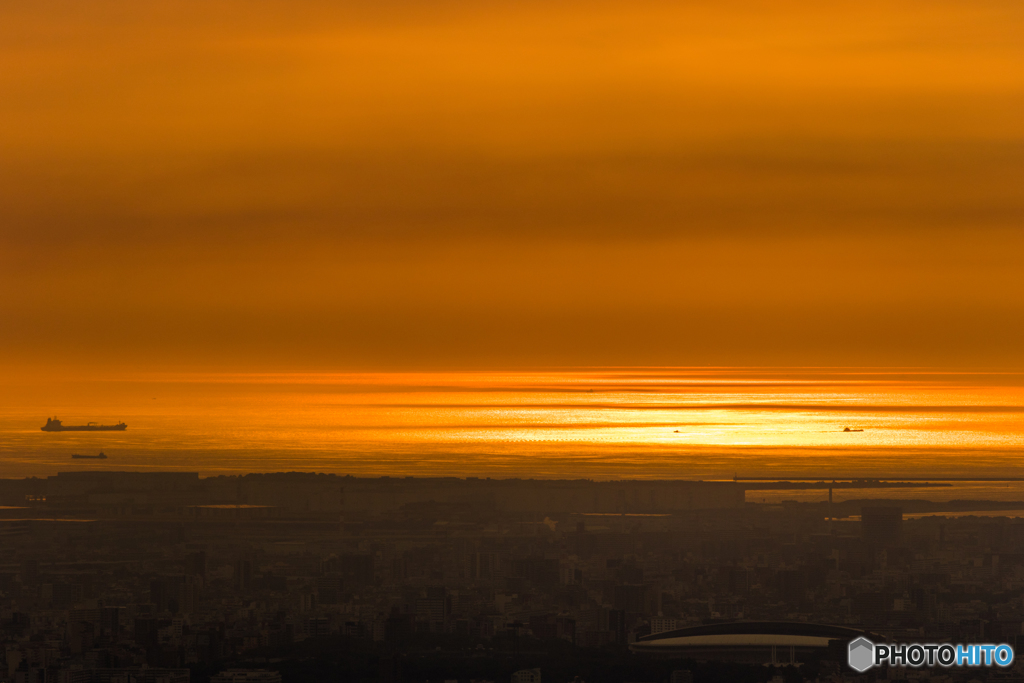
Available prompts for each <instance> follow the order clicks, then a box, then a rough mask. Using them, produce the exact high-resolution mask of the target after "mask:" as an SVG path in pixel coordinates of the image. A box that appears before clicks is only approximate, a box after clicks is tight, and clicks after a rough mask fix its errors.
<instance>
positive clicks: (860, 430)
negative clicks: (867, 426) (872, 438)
mask: <svg viewBox="0 0 1024 683" xmlns="http://www.w3.org/2000/svg"><path fill="white" fill-rule="evenodd" d="M843 431H844V432H863V431H864V430H863V429H850V428H849V427H847V428H846V429H844V430H843Z"/></svg>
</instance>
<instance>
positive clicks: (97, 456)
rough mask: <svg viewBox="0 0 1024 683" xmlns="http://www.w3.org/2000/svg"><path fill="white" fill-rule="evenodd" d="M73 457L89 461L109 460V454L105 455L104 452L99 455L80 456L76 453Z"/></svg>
mask: <svg viewBox="0 0 1024 683" xmlns="http://www.w3.org/2000/svg"><path fill="white" fill-rule="evenodd" d="M71 457H72V458H81V459H88V460H106V459H107V454H106V453H104V452H103V451H100V454H99V455H79V454H78V453H75V454H73V455H72V456H71Z"/></svg>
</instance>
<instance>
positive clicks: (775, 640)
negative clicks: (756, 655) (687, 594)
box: [634, 633, 834, 650]
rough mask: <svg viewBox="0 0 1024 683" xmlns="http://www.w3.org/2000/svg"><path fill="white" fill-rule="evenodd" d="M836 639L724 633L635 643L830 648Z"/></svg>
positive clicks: (652, 647)
mask: <svg viewBox="0 0 1024 683" xmlns="http://www.w3.org/2000/svg"><path fill="white" fill-rule="evenodd" d="M831 640H834V638H827V637H824V636H795V635H785V634H777V633H722V634H717V635H705V636H679V637H676V638H659V639H657V640H647V641H640V642H637V643H634V645H636V646H639V647H642V648H643V649H645V650H646V649H648V648H650V649H654V648H662V647H770V646H772V645H775V646H777V647H828V644H829V641H831Z"/></svg>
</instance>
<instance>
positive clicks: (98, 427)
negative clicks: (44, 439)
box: [43, 425, 128, 432]
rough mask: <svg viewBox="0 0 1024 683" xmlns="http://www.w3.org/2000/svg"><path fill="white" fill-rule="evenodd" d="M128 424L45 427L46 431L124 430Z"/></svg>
mask: <svg viewBox="0 0 1024 683" xmlns="http://www.w3.org/2000/svg"><path fill="white" fill-rule="evenodd" d="M126 429H128V425H75V426H70V427H65V426H63V425H61V426H60V427H43V431H44V432H123V431H124V430H126Z"/></svg>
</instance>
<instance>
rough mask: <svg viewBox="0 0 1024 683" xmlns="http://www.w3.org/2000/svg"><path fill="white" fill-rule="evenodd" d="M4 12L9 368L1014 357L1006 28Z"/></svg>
mask: <svg viewBox="0 0 1024 683" xmlns="http://www.w3.org/2000/svg"><path fill="white" fill-rule="evenodd" d="M683 5H684V3H667V2H666V3H660V2H603V3H602V2H588V3H567V2H492V3H468V2H467V3H458V2H443V3H414V2H393V3H369V2H366V3H333V2H330V3H328V2H308V3H286V2H276V1H273V0H267V1H263V2H259V3H252V2H222V1H215V2H195V3H188V2H179V3H139V2H127V1H110V2H101V1H98V2H88V3H82V2H8V3H4V4H3V5H2V6H0V358H2V359H4V361H0V362H6V363H7V364H8V365H9V364H16V365H18V366H20V367H26V368H28V367H34V366H38V365H39V364H42V363H54V362H59V363H61V364H66V365H68V366H89V365H90V364H93V363H96V364H104V363H106V364H109V363H123V364H129V365H132V366H138V367H141V366H145V367H150V366H159V367H183V366H189V367H193V366H195V367H198V366H202V367H209V366H217V367H227V366H230V367H233V368H275V369H276V368H281V369H290V368H310V369H312V368H367V367H380V368H389V367H445V366H477V367H479V366H491V367H494V366H516V365H536V364H562V365H576V364H603V363H612V364H680V365H694V364H704V363H713V364H801V365H803V364H826V363H827V364H851V365H856V364H910V365H931V364H935V365H977V366H992V365H999V366H1016V367H1019V366H1020V365H1021V352H1020V349H1021V348H1024V322H1022V321H1024V265H1022V263H1024V224H1022V219H1024V41H1022V40H1021V36H1022V35H1024V5H1022V4H1021V3H1020V2H1018V1H1017V0H1012V1H1009V0H1007V1H996V2H988V3H967V2H957V3H953V2H935V1H929V2H902V3H892V2H857V3H853V2H849V3H812V2H788V3H753V2H731V3H729V2H726V3H723V2H707V3H685V6H683Z"/></svg>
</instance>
